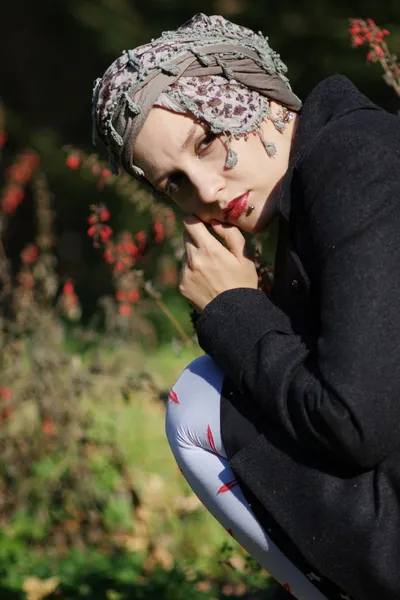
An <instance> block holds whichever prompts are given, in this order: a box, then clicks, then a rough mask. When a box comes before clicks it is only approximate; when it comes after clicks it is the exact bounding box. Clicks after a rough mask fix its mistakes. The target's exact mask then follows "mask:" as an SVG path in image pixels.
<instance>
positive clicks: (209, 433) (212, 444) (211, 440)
mask: <svg viewBox="0 0 400 600" xmlns="http://www.w3.org/2000/svg"><path fill="white" fill-rule="evenodd" d="M207 439H208V443H209V444H210V448H211V450H212V451H213V452H214V454H218V456H219V452H218V450H217V447H216V445H215V441H214V436H213V434H212V431H211V427H210V426H208V427H207Z"/></svg>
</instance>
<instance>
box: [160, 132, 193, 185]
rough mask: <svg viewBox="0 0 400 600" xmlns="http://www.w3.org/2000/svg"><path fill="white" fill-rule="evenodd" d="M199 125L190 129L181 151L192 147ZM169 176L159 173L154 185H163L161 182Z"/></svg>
mask: <svg viewBox="0 0 400 600" xmlns="http://www.w3.org/2000/svg"><path fill="white" fill-rule="evenodd" d="M197 125H198V123H193V125H192V126H191V128H190V129H189V133H188V134H187V137H186V139H185V141H184V142H183V144H182V146H181V151H183V150H186V148H187V147H188V146H190V144H191V143H192V141H193V138H194V137H195V135H196V132H197ZM167 176H168V174H167V173H157V175H156V178H155V181H154V185H156V186H157V185H159V184H160V183H161V181H163V180H164V179H165V178H166V177H167Z"/></svg>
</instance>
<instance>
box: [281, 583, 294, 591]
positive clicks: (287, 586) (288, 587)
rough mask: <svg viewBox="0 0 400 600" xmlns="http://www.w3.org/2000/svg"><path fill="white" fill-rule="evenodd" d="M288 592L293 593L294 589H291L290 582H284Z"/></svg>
mask: <svg viewBox="0 0 400 600" xmlns="http://www.w3.org/2000/svg"><path fill="white" fill-rule="evenodd" d="M282 587H283V588H284V589H285V590H286V591H287V592H290V593H292V590H291V589H290V585H289V584H288V583H284V584H283V586H282Z"/></svg>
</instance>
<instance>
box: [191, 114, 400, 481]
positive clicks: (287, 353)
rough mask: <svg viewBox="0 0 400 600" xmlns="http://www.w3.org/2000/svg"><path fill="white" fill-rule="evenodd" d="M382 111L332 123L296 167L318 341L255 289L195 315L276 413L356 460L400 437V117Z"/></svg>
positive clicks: (248, 387)
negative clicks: (317, 307)
mask: <svg viewBox="0 0 400 600" xmlns="http://www.w3.org/2000/svg"><path fill="white" fill-rule="evenodd" d="M375 115H377V116H376V117H374V120H373V121H372V123H370V121H369V120H368V119H365V122H363V120H362V119H361V120H360V119H359V118H358V120H357V119H356V118H354V117H347V120H348V122H347V123H346V122H341V123H340V124H338V125H332V126H331V127H328V128H327V129H328V131H327V132H326V133H325V134H324V135H320V136H319V137H318V139H317V141H316V142H315V143H314V144H313V146H312V147H311V148H310V149H309V151H308V153H307V154H306V156H305V157H304V158H303V160H302V163H301V165H300V166H299V171H298V173H299V177H300V179H301V182H302V188H303V191H304V198H305V204H306V210H307V213H308V215H309V219H310V229H311V235H312V238H313V243H314V246H315V251H316V254H315V260H316V261H317V262H318V267H319V272H320V274H321V289H320V295H321V314H320V323H321V327H320V333H319V337H318V340H317V350H315V349H314V350H313V351H310V349H309V348H307V347H306V345H305V344H304V342H303V341H302V340H301V339H300V338H299V337H298V336H297V335H295V334H294V333H293V331H292V329H291V325H290V321H289V319H288V318H287V316H286V315H285V314H284V313H283V312H282V311H280V309H279V308H277V307H276V306H275V305H274V304H273V303H272V302H271V301H270V300H269V299H268V298H267V297H266V296H265V295H264V294H263V293H262V292H260V291H258V290H252V289H245V288H241V289H236V290H229V291H226V292H224V293H222V294H220V295H219V296H218V297H217V298H215V299H214V300H213V301H212V302H211V303H210V304H209V305H208V306H207V307H206V308H205V310H204V312H203V314H202V315H201V317H200V319H199V322H198V324H197V332H198V337H199V343H200V345H201V347H202V348H203V350H204V351H205V352H206V353H208V354H209V355H210V356H211V357H212V358H213V359H214V361H215V362H216V363H217V365H218V366H219V367H220V368H221V369H222V370H223V371H224V372H225V373H226V375H228V377H229V378H230V379H231V380H232V381H233V382H234V383H235V384H236V385H237V386H238V387H239V389H241V390H242V391H244V392H247V393H249V394H250V396H251V397H252V398H253V399H254V400H255V401H256V402H257V403H258V404H259V405H260V406H261V407H262V409H263V411H264V413H265V415H266V418H267V419H269V422H271V423H274V424H276V427H277V428H281V430H283V431H285V432H286V434H289V435H290V436H291V437H292V438H293V439H295V440H296V441H297V442H299V443H300V444H301V445H302V446H303V447H306V448H308V449H310V450H311V451H312V452H318V453H322V454H323V455H325V456H328V457H329V458H330V459H334V460H335V461H340V462H346V463H347V464H349V465H350V464H351V465H352V466H354V467H355V468H357V469H369V468H372V467H374V466H375V465H377V464H379V463H380V462H381V461H382V460H383V459H384V458H386V457H387V456H388V455H389V454H390V453H391V452H392V451H393V450H394V449H395V448H397V447H398V446H399V444H400V143H399V140H400V125H399V123H400V120H398V121H395V119H397V118H396V117H393V121H392V117H389V116H388V115H387V113H377V112H375ZM343 119H344V120H345V118H343ZM343 119H342V121H343ZM396 127H397V138H396V135H395V133H396V132H395V129H396ZM392 130H394V131H392ZM378 132H379V135H378Z"/></svg>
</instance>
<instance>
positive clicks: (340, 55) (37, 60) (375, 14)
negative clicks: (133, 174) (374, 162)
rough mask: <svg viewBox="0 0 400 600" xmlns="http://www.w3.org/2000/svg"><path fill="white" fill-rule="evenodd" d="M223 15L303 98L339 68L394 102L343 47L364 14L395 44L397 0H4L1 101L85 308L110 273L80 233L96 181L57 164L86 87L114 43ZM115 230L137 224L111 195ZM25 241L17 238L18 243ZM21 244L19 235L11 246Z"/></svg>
mask: <svg viewBox="0 0 400 600" xmlns="http://www.w3.org/2000/svg"><path fill="white" fill-rule="evenodd" d="M200 11H202V12H205V13H208V14H213V13H221V14H223V15H224V16H226V17H227V18H230V19H232V20H236V21H238V22H240V23H241V24H243V25H247V26H249V27H251V28H254V29H256V30H262V31H263V32H264V33H265V34H266V35H268V36H269V37H270V42H271V45H272V46H273V47H274V48H275V49H277V50H278V51H279V52H280V54H281V56H282V58H283V60H284V61H285V62H286V63H287V65H288V67H289V76H290V80H291V83H292V87H293V89H294V90H295V91H296V93H297V94H298V95H299V96H300V97H302V98H304V97H306V95H307V94H308V93H309V91H310V90H311V89H312V88H313V86H314V85H315V84H316V83H317V82H318V81H320V80H321V79H322V78H324V77H326V76H328V75H331V74H333V73H336V72H339V73H343V74H345V75H347V76H348V77H350V79H352V80H353V81H354V83H355V84H356V85H357V86H359V87H360V89H361V90H362V91H363V92H365V93H366V94H367V95H369V96H370V97H371V98H372V99H373V100H374V101H376V102H377V103H379V104H381V105H382V106H384V107H385V108H387V109H388V110H391V111H393V112H394V111H396V110H397V109H398V102H397V98H396V97H395V95H394V94H393V93H392V91H391V90H390V89H389V88H388V87H387V86H386V85H383V84H382V80H381V71H380V68H379V66H377V65H368V67H366V66H365V52H364V49H360V50H356V51H354V50H352V49H351V48H350V44H349V36H348V18H350V17H363V16H369V17H372V18H373V19H374V20H375V21H376V22H377V23H378V24H379V25H380V26H381V27H385V28H386V29H389V30H390V31H391V36H390V38H389V43H390V45H391V47H392V48H394V49H396V48H399V47H400V4H399V2H398V1H397V0H384V1H382V2H379V3H377V2H375V1H373V0H334V1H333V0H318V2H315V1H314V0H301V1H299V0H286V2H285V3H284V4H282V2H280V1H279V2H278V1H277V0H267V1H265V0H251V1H250V0H202V1H201V2H200V1H199V0H191V1H190V2H184V1H183V0H146V2H144V1H143V0H136V1H134V0H57V1H51V0H36V1H35V2H32V1H31V0H21V1H20V2H18V3H16V2H8V3H6V5H5V6H4V7H3V9H2V18H1V19H0V81H1V87H0V97H2V98H3V101H4V103H5V105H6V106H7V108H8V121H9V125H8V126H9V129H11V137H12V141H13V143H14V144H16V145H21V144H30V145H31V146H33V147H34V148H36V149H37V150H39V151H40V154H41V157H42V165H43V167H44V169H45V171H46V173H47V175H48V177H49V178H50V185H51V189H52V190H53V192H54V193H55V198H56V207H57V219H56V228H57V237H58V247H57V250H58V253H59V260H60V269H61V270H62V271H63V272H64V271H65V272H67V273H68V274H69V275H71V276H72V277H73V278H74V279H75V280H76V283H77V286H78V291H79V293H80V296H81V297H82V298H83V301H84V308H85V314H87V312H89V313H90V312H91V311H92V310H93V309H94V307H95V303H96V299H97V298H98V296H99V295H100V294H101V293H103V292H105V291H106V290H109V277H108V275H107V269H106V268H105V267H104V265H103V264H102V263H101V261H99V256H98V253H96V252H95V251H93V248H92V246H91V244H90V240H88V239H87V236H86V223H85V218H86V217H87V214H88V206H89V204H90V203H91V202H92V201H94V200H98V198H96V196H98V194H96V191H95V190H94V189H93V186H91V185H88V184H87V183H85V181H84V180H82V178H77V177H76V176H74V175H75V174H73V173H68V172H67V171H66V169H65V168H64V160H65V154H64V152H63V150H62V148H63V146H64V144H66V143H68V144H72V145H75V146H79V147H82V148H84V149H87V150H92V146H91V119H90V105H91V89H92V82H93V81H94V79H95V78H96V77H98V76H100V75H101V74H102V73H103V72H104V70H105V68H106V67H107V66H108V65H109V64H110V62H111V61H112V60H114V59H115V58H116V56H118V55H119V54H120V53H121V51H122V50H123V49H126V48H130V47H134V46H136V45H138V44H141V43H145V42H147V41H148V40H149V38H151V37H153V36H158V35H159V34H160V32H161V31H163V30H165V29H168V28H174V27H176V26H178V25H179V24H181V23H183V22H184V21H186V20H187V19H188V18H190V17H191V16H192V15H193V14H194V13H195V12H200ZM106 200H107V203H108V204H109V205H110V207H111V209H112V214H113V227H114V228H116V229H117V230H118V228H119V227H122V226H125V225H128V226H132V227H136V228H137V219H138V216H137V214H136V211H135V210H134V208H132V206H130V205H129V204H128V203H125V202H121V201H120V200H118V197H116V196H115V195H114V196H113V195H112V194H110V195H109V196H107V197H106ZM32 227H33V223H32V218H31V214H30V212H29V206H28V205H26V206H25V209H24V211H22V210H21V214H19V215H18V220H17V221H16V222H15V225H14V231H16V230H18V238H16V237H15V236H11V237H12V238H13V239H9V240H8V245H9V247H10V250H11V252H12V253H15V252H16V251H17V250H19V247H20V245H21V244H22V242H23V241H26V239H29V238H30V237H32ZM24 238H26V239H25V240H24ZM17 239H18V241H17Z"/></svg>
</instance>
